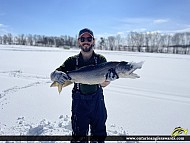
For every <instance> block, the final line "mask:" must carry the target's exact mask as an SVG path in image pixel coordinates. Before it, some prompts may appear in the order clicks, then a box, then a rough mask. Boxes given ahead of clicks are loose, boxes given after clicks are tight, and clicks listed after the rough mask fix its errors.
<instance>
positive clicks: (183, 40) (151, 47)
mask: <svg viewBox="0 0 190 143" xmlns="http://www.w3.org/2000/svg"><path fill="white" fill-rule="evenodd" d="M98 45H99V46H98V47H99V48H100V49H105V50H124V51H135V52H151V53H153V52H155V53H174V54H190V32H184V33H175V34H161V33H158V32H146V33H139V32H130V33H129V34H128V35H127V37H125V38H122V37H121V35H117V36H109V37H108V38H104V37H101V38H100V40H99V43H98Z"/></svg>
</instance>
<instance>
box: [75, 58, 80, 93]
mask: <svg viewBox="0 0 190 143" xmlns="http://www.w3.org/2000/svg"><path fill="white" fill-rule="evenodd" d="M75 66H76V69H78V68H79V55H77V56H76V65H75ZM75 84H76V88H77V90H79V88H80V83H75Z"/></svg>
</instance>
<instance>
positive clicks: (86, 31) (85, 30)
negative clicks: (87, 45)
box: [79, 28, 94, 37]
mask: <svg viewBox="0 0 190 143" xmlns="http://www.w3.org/2000/svg"><path fill="white" fill-rule="evenodd" d="M84 33H88V34H90V35H91V36H92V37H94V34H93V32H92V31H91V30H90V29H88V28H84V29H82V30H80V32H79V37H81V36H82V35H83V34H84Z"/></svg>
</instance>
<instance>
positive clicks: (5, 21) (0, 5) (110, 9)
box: [0, 0, 190, 36]
mask: <svg viewBox="0 0 190 143" xmlns="http://www.w3.org/2000/svg"><path fill="white" fill-rule="evenodd" d="M189 7H190V0H0V35H2V34H4V33H9V32H10V33H13V34H41V35H49V36H50V35H53V36H60V35H70V36H76V35H77V34H78V31H79V30H80V29H81V28H84V27H88V28H90V29H92V30H93V31H94V34H95V35H96V36H108V35H116V34H123V35H126V34H127V33H128V32H130V31H137V32H146V31H160V32H183V31H190V14H189V13H190V10H189Z"/></svg>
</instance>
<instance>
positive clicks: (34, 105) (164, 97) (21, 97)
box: [0, 45, 190, 135]
mask: <svg viewBox="0 0 190 143" xmlns="http://www.w3.org/2000/svg"><path fill="white" fill-rule="evenodd" d="M78 52H79V50H63V49H58V48H45V47H28V46H3V45H0V134H1V135H20V134H23V135H26V134H27V135H52V134H53V135H56V134H58V135H69V134H71V124H70V116H71V90H72V86H69V87H66V88H64V89H63V91H62V93H61V94H60V95H59V94H58V91H57V89H56V88H50V87H49V86H50V84H51V81H50V79H49V75H50V73H51V72H52V71H53V70H55V69H56V68H57V67H58V66H60V65H61V64H62V63H63V61H64V60H65V59H66V58H68V57H69V56H71V55H75V54H77V53H78ZM96 52H97V53H101V54H103V55H104V56H105V57H106V58H107V60H108V61H134V62H139V61H145V63H144V65H143V68H142V69H141V70H138V71H136V72H135V73H138V74H139V75H140V76H141V78H140V79H135V80H134V79H119V80H117V81H113V82H112V83H111V84H110V85H109V86H108V87H106V88H104V95H105V102H106V106H107V110H108V120H107V131H108V134H109V135H120V134H122V135H125V134H129V135H170V134H171V132H172V131H173V129H174V128H175V127H178V126H181V127H183V128H185V129H189V130H190V114H189V109H190V76H189V73H190V56H189V55H170V54H150V53H130V52H116V51H114V52H111V51H96ZM189 134H190V133H189Z"/></svg>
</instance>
